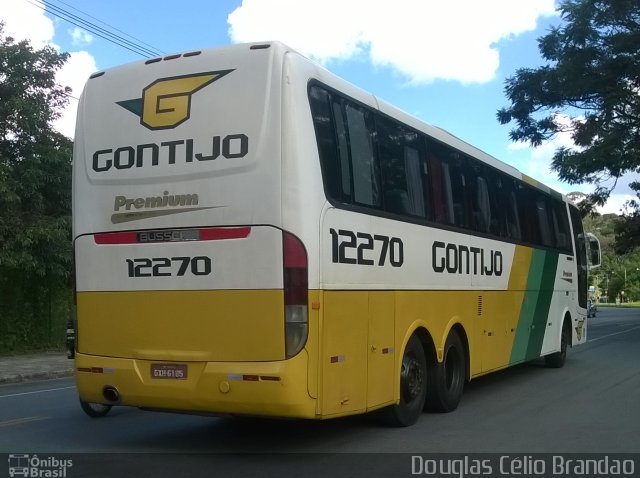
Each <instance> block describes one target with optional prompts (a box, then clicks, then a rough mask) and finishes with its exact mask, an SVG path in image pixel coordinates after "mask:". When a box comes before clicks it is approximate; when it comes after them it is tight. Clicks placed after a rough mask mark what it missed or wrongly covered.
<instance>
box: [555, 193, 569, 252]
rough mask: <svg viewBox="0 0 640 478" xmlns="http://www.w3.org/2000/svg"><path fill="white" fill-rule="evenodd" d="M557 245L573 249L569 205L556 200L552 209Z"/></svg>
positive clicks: (563, 248)
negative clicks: (570, 240) (570, 239)
mask: <svg viewBox="0 0 640 478" xmlns="http://www.w3.org/2000/svg"><path fill="white" fill-rule="evenodd" d="M551 214H552V218H553V229H554V232H555V237H556V246H557V247H558V249H562V250H564V251H567V252H568V251H571V243H570V242H569V237H570V234H569V221H568V220H567V206H566V205H565V203H564V202H562V201H554V203H553V207H552V210H551Z"/></svg>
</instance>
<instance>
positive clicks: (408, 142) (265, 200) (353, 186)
mask: <svg viewBox="0 0 640 478" xmlns="http://www.w3.org/2000/svg"><path fill="white" fill-rule="evenodd" d="M73 163H74V166H73V237H74V245H75V280H76V304H77V323H76V331H77V337H76V354H75V370H76V381H77V389H78V392H79V396H80V401H81V404H82V406H83V409H84V410H85V411H86V412H87V413H89V414H90V415H92V416H96V415H103V414H105V413H106V412H107V411H108V410H109V408H110V407H111V406H113V405H128V406H134V407H140V408H144V409H152V410H169V411H180V412H191V413H214V414H232V415H236V414H237V415H261V416H278V417H297V418H312V419H325V418H333V417H340V416H344V415H351V414H357V413H364V412H369V411H372V410H377V409H384V411H383V412H381V413H382V414H383V416H384V417H385V418H386V419H387V420H388V421H389V422H391V423H394V424H396V425H402V426H405V425H410V424H412V423H414V422H415V421H416V420H417V419H418V418H419V416H420V413H421V412H422V410H423V409H433V410H440V411H450V410H453V409H455V408H456V407H457V405H458V402H459V401H460V398H461V394H462V390H463V386H464V383H465V382H466V381H468V380H471V379H473V378H475V377H478V376H480V375H483V374H486V373H489V372H492V371H495V370H500V369H503V368H505V367H508V366H510V365H513V364H517V363H521V362H524V361H528V360H532V359H537V358H540V357H544V358H545V359H546V360H547V362H548V363H549V364H550V365H552V366H562V365H563V363H564V360H565V355H566V350H567V347H569V346H572V345H576V344H580V343H583V342H584V341H585V340H586V313H587V311H586V303H587V250H588V241H587V239H586V237H587V236H586V235H585V234H584V232H583V229H582V224H581V220H580V215H579V214H578V210H577V209H576V208H575V206H573V205H572V204H570V203H569V202H568V201H567V199H566V198H565V197H563V196H562V195H560V194H558V193H555V192H554V191H552V190H550V189H549V188H547V187H544V186H543V185H541V184H539V183H537V182H536V181H534V180H532V179H531V178H528V177H526V176H524V175H523V174H521V173H519V172H518V171H517V170H516V169H514V168H513V167H511V166H508V165H506V164H504V163H502V162H500V161H498V160H496V159H495V158H493V157H491V156H489V155H487V154H485V153H483V152H482V151H479V150H478V149H476V148H474V147H472V146H470V145H468V144H467V143H465V142H463V141H461V140H459V139H458V138H456V137H454V136H452V135H451V134H449V133H447V132H445V131H443V130H441V129H439V128H435V127H432V126H429V125H427V124H425V123H423V122H421V121H419V120H417V119H416V118H413V117H411V116H409V115H407V114H405V113H403V112H401V111H399V110H398V109H396V108H394V107H392V106H391V105H389V104H387V103H385V102H384V101H382V100H380V99H378V98H377V97H375V96H373V95H371V94H369V93H367V92H365V91H363V90H361V89H359V88H356V87H355V86H353V85H351V84H349V83H348V82H346V81H344V80H342V79H340V78H338V77H336V76H335V75H333V74H331V73H329V72H328V71H327V70H325V69H324V68H322V67H321V66H319V65H317V64H315V63H314V62H312V61H310V60H308V59H306V58H305V57H303V56H302V55H300V54H298V53H296V52H295V51H293V50H291V49H290V48H288V47H286V46H285V45H282V44H280V43H267V44H251V45H233V46H229V47H225V48H221V49H212V50H203V51H194V52H189V53H184V54H177V55H171V56H167V57H164V58H156V59H152V60H148V61H143V62H138V63H133V64H130V65H126V66H122V67H119V68H113V69H110V70H107V71H103V72H99V73H97V74H94V75H92V76H91V78H90V79H89V80H88V82H87V85H86V87H85V90H84V92H83V94H82V98H81V99H80V105H79V114H78V126H77V130H76V136H75V147H74V162H73ZM598 247H599V246H598V244H597V243H596V242H594V245H593V247H592V254H591V255H592V256H593V260H592V262H593V263H594V265H597V264H598V262H599V249H598Z"/></svg>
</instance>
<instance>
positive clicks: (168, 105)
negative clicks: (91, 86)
mask: <svg viewBox="0 0 640 478" xmlns="http://www.w3.org/2000/svg"><path fill="white" fill-rule="evenodd" d="M232 71H233V70H221V71H210V72H206V73H196V74H191V75H183V76H174V77H170V78H160V79H158V80H156V81H154V82H153V83H151V84H150V85H148V86H146V87H145V88H144V89H143V90H142V98H136V99H133V100H125V101H118V102H117V104H118V105H120V106H122V107H123V108H125V109H126V110H128V111H131V112H132V113H134V114H136V115H138V116H140V124H141V125H143V126H145V127H147V128H149V129H151V130H159V129H171V128H175V127H176V126H178V125H179V124H182V123H184V122H185V121H187V120H188V119H189V117H190V114H191V97H192V96H193V94H194V93H195V92H196V91H198V90H201V89H202V88H204V87H205V86H207V85H210V84H211V83H213V82H214V81H216V80H219V79H220V78H222V77H223V76H225V75H227V74H229V73H231V72H232Z"/></svg>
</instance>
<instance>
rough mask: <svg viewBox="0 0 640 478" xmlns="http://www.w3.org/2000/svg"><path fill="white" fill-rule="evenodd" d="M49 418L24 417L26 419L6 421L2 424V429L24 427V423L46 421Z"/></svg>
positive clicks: (0, 423) (0, 425) (0, 424)
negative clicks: (14, 426)
mask: <svg viewBox="0 0 640 478" xmlns="http://www.w3.org/2000/svg"><path fill="white" fill-rule="evenodd" d="M47 418H48V417H24V418H14V419H12V420H5V421H4V422H0V427H10V426H13V425H22V424H23V423H30V422H37V421H40V420H46V419H47Z"/></svg>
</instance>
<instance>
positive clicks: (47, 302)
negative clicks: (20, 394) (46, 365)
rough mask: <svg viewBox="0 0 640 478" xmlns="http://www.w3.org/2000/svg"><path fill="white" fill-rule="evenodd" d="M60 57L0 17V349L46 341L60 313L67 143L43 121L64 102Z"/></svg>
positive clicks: (66, 234) (66, 258)
mask: <svg viewBox="0 0 640 478" xmlns="http://www.w3.org/2000/svg"><path fill="white" fill-rule="evenodd" d="M67 57H68V55H67V54H59V53H57V52H56V51H55V50H54V49H53V48H51V47H45V48H42V49H40V50H34V49H33V48H32V47H31V45H30V44H29V43H28V42H26V41H22V42H15V41H14V40H13V39H12V38H10V37H6V36H5V35H4V33H3V25H2V24H1V23H0V297H2V302H0V304H1V305H0V351H8V350H14V349H24V348H25V347H36V346H38V344H40V346H43V345H45V344H48V343H50V342H51V337H50V333H51V331H52V330H54V329H55V328H56V327H57V326H58V325H59V324H60V323H64V322H65V321H66V318H67V316H68V308H69V304H68V302H69V295H70V294H69V283H70V276H71V262H72V261H71V257H72V254H71V152H72V142H71V140H70V139H69V138H66V137H65V136H63V135H61V134H59V133H57V132H56V131H54V130H53V128H52V126H51V124H52V122H53V121H54V120H55V119H56V118H58V117H59V116H60V114H61V110H62V108H63V107H64V106H65V105H66V104H67V102H68V97H67V94H68V92H69V90H68V88H63V87H62V86H60V85H58V84H57V83H56V81H55V74H56V72H57V71H58V70H59V69H60V68H61V67H62V65H63V64H64V63H65V61H66V60H67ZM65 304H66V305H65ZM62 315H63V316H64V317H62ZM56 324H58V325H56ZM56 330H57V329H56ZM55 339H56V343H58V342H59V340H57V337H56V338H55ZM61 339H62V335H61V336H60V340H61Z"/></svg>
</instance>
